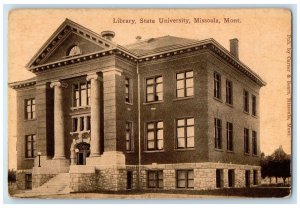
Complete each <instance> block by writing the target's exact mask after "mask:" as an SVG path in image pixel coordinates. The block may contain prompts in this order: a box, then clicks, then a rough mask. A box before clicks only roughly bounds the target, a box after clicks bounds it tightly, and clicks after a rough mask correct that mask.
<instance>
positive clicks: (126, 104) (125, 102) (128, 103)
mask: <svg viewBox="0 0 300 208" xmlns="http://www.w3.org/2000/svg"><path fill="white" fill-rule="evenodd" d="M125 104H126V105H133V103H128V102H125Z"/></svg>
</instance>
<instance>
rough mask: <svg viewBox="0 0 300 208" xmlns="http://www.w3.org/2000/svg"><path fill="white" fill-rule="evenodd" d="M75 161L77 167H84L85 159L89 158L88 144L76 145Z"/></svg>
mask: <svg viewBox="0 0 300 208" xmlns="http://www.w3.org/2000/svg"><path fill="white" fill-rule="evenodd" d="M75 152H76V158H77V159H76V161H77V163H76V164H77V165H85V164H86V158H87V157H89V156H90V144H89V143H86V142H81V143H78V144H77V145H76V149H75Z"/></svg>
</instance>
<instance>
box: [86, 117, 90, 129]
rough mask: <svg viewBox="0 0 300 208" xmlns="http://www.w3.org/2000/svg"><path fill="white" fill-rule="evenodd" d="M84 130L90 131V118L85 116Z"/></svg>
mask: <svg viewBox="0 0 300 208" xmlns="http://www.w3.org/2000/svg"><path fill="white" fill-rule="evenodd" d="M86 118H87V121H86V130H88V131H91V116H87V117H86Z"/></svg>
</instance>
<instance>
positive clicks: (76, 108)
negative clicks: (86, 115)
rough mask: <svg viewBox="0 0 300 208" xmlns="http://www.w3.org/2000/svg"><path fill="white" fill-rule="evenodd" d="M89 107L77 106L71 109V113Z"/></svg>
mask: <svg viewBox="0 0 300 208" xmlns="http://www.w3.org/2000/svg"><path fill="white" fill-rule="evenodd" d="M90 107H91V106H89V105H86V106H79V107H71V111H77V110H80V109H88V108H90Z"/></svg>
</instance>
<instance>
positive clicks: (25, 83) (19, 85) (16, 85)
mask: <svg viewBox="0 0 300 208" xmlns="http://www.w3.org/2000/svg"><path fill="white" fill-rule="evenodd" d="M34 85H36V77H33V78H30V79H27V80H23V81H17V82H11V83H8V86H9V87H11V88H12V89H20V88H25V87H30V86H34Z"/></svg>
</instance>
